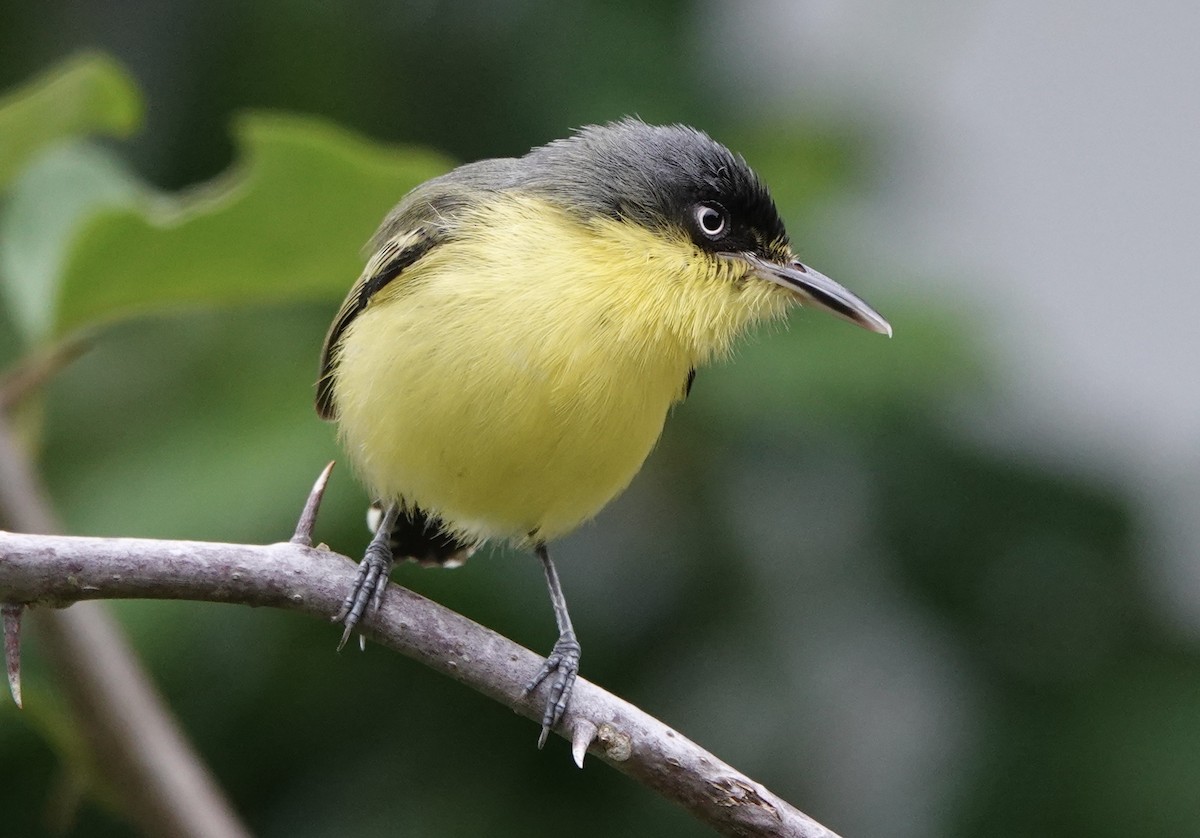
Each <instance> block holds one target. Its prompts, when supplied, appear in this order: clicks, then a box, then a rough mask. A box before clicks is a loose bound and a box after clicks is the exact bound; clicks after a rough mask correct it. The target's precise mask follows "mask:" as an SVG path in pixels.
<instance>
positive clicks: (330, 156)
mask: <svg viewBox="0 0 1200 838" xmlns="http://www.w3.org/2000/svg"><path fill="white" fill-rule="evenodd" d="M235 136H236V138H237V141H238V145H239V147H240V148H241V150H242V151H241V155H242V159H241V161H240V162H239V164H238V165H236V166H235V167H234V168H233V169H232V170H231V171H230V172H229V173H228V174H227V175H226V176H224V177H222V178H220V179H218V180H217V181H215V182H213V183H211V184H209V185H208V186H206V187H204V188H202V189H199V190H197V191H195V192H193V193H191V194H184V195H182V196H180V197H178V198H170V199H163V198H161V197H160V198H158V199H156V200H143V201H142V202H140V203H139V205H138V206H137V207H135V208H132V209H130V208H125V209H116V210H112V211H106V212H103V213H101V214H100V215H98V216H97V217H96V218H94V219H93V220H92V221H91V223H89V224H88V225H87V226H86V228H85V229H84V230H83V231H82V232H81V234H80V235H79V237H78V239H77V240H76V244H75V247H74V249H73V251H72V253H71V256H70V259H69V260H68V263H67V266H66V269H65V275H64V276H63V279H62V286H61V293H60V297H59V299H60V303H59V306H60V307H59V311H58V318H57V326H58V332H59V333H63V332H67V331H70V330H73V329H78V328H82V327H86V326H90V325H93V324H96V323H103V322H108V321H113V320H117V319H120V318H126V317H130V316H134V315H138V314H143V313H148V312H153V311H163V310H169V309H181V308H187V307H196V306H224V305H237V304H242V305H245V304H265V303H277V302H285V301H292V300H300V299H323V298H327V297H329V296H337V295H340V294H342V293H343V292H344V291H345V290H347V289H348V288H349V287H350V283H351V281H352V280H353V278H354V277H355V276H356V275H357V274H358V272H359V271H360V270H361V268H362V257H361V249H362V246H363V244H364V242H365V240H366V239H367V237H368V236H369V235H370V233H371V232H372V231H373V230H374V229H375V227H376V226H377V225H378V224H379V222H380V220H381V219H382V218H383V216H384V214H385V213H386V212H387V210H388V209H390V208H391V207H392V205H394V204H395V203H396V202H397V201H398V200H399V199H400V197H401V196H402V195H403V194H404V193H405V192H407V191H408V190H409V189H411V188H413V187H414V186H416V185H417V184H419V183H421V182H422V181H425V180H427V179H429V178H430V177H433V176H435V175H438V174H440V173H442V172H444V171H446V169H448V168H449V167H450V165H451V164H450V163H449V161H448V160H446V159H445V158H444V157H441V156H439V155H436V154H433V153H431V152H428V151H423V150H420V149H414V148H405V147H387V146H381V145H379V144H376V143H372V142H370V141H368V140H365V139H363V138H361V137H358V136H356V135H353V134H351V133H349V132H347V131H345V130H342V129H339V128H336V127H334V126H332V125H329V124H328V123H325V122H322V121H320V120H317V119H312V118H306V117H299V116H287V115H282V114H261V113H260V114H252V115H248V116H245V117H243V118H242V119H241V120H239V121H238V123H237V125H236V129H235Z"/></svg>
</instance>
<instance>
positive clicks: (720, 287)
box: [333, 196, 790, 539]
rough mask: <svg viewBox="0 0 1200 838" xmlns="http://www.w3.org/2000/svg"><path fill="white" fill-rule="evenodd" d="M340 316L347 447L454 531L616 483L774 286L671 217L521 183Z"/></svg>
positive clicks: (552, 526)
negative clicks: (560, 203) (574, 211)
mask: <svg viewBox="0 0 1200 838" xmlns="http://www.w3.org/2000/svg"><path fill="white" fill-rule="evenodd" d="M454 226H455V229H456V230H457V231H458V233H457V236H458V238H456V239H455V240H452V241H449V242H447V243H444V244H442V245H439V246H437V247H435V248H434V249H433V250H432V251H431V252H430V253H429V254H427V255H426V256H425V257H424V258H423V259H421V260H420V261H418V262H417V263H416V264H415V265H413V266H412V267H411V268H409V269H408V270H407V271H405V272H404V273H403V274H402V275H401V276H400V277H399V278H397V279H396V280H394V281H393V282H392V283H390V284H389V285H387V286H385V287H384V288H383V289H382V290H381V291H380V292H379V293H377V294H376V296H375V298H374V299H372V300H371V302H370V303H369V304H368V306H367V307H366V309H365V310H364V311H363V312H362V313H360V314H359V315H358V317H357V318H355V320H354V321H353V322H352V323H351V324H350V326H349V327H348V329H347V331H346V333H345V335H344V338H343V340H342V343H341V347H340V349H339V350H338V355H337V358H336V360H335V364H334V373H333V374H334V398H335V402H336V405H337V411H338V422H339V426H340V432H341V434H342V437H343V441H344V442H345V445H346V450H347V451H348V452H349V453H350V456H351V458H352V459H353V460H354V462H355V465H356V467H357V468H358V470H359V471H360V473H361V474H362V476H363V478H364V480H365V481H366V483H367V484H368V485H369V486H370V487H371V489H372V490H373V491H374V492H375V494H376V495H377V496H378V497H379V498H380V499H383V500H402V501H403V502H405V503H408V504H416V505H418V506H420V507H421V508H422V509H424V510H426V511H427V512H430V513H432V514H434V515H436V516H438V517H440V518H441V519H442V520H443V521H444V522H445V523H446V524H447V526H448V527H449V528H450V529H451V530H452V531H453V532H455V533H456V534H457V535H460V536H464V537H467V538H477V539H483V538H492V537H502V538H513V539H524V538H527V537H528V536H530V535H531V534H534V533H536V537H537V538H545V539H549V538H553V537H554V536H556V535H560V534H562V533H565V532H567V531H569V530H571V529H573V528H574V527H576V526H577V525H578V524H580V523H582V522H583V521H585V520H587V519H588V518H590V517H592V516H593V515H595V514H596V513H597V512H599V511H600V509H601V508H602V507H603V506H604V505H605V504H606V503H607V502H608V501H609V500H611V499H612V498H613V497H614V496H615V495H616V494H618V493H619V492H620V491H621V490H622V489H624V488H625V487H626V486H627V485H628V484H629V481H630V480H632V479H633V476H634V475H635V474H636V473H637V471H638V469H639V468H640V467H641V465H642V463H643V462H644V461H645V459H646V456H647V455H648V454H649V453H650V450H651V449H652V448H653V447H654V444H655V442H656V441H657V439H658V437H659V434H660V432H661V430H662V426H663V422H664V420H665V419H666V415H667V410H668V408H669V407H670V406H671V404H672V403H673V402H675V401H678V400H679V399H680V398H681V397H682V396H683V388H684V385H685V383H686V380H687V374H688V370H689V369H691V368H693V367H695V366H698V365H700V364H702V363H703V362H705V361H707V360H709V359H710V358H712V357H713V356H715V355H721V354H724V353H726V352H727V351H728V350H729V348H730V347H731V344H732V342H733V341H734V339H735V338H736V337H737V335H738V333H739V332H741V331H742V330H743V328H744V327H745V326H746V325H748V324H749V323H751V322H752V321H754V320H758V319H763V318H767V317H773V316H778V315H781V314H782V313H783V312H784V311H785V310H786V308H787V306H788V301H789V297H790V295H789V294H788V292H786V291H785V290H783V289H782V288H779V287H778V286H776V285H774V284H772V283H768V282H763V281H761V280H758V279H757V278H755V277H752V276H749V275H748V274H747V275H743V274H742V272H743V271H744V270H746V269H745V268H742V267H738V266H737V264H736V263H732V262H729V261H725V260H720V259H717V258H714V257H712V256H710V255H708V254H705V253H703V252H702V251H701V250H699V249H698V248H696V247H695V246H694V245H693V244H692V243H691V241H690V240H688V239H687V238H686V237H685V236H684V234H683V233H682V232H679V233H677V234H668V235H665V236H664V235H661V234H655V233H654V232H652V231H650V230H647V229H644V228H643V227H641V226H639V225H636V224H632V223H624V222H617V221H613V220H610V219H596V220H593V221H589V222H582V221H580V220H578V219H577V218H575V217H574V216H572V215H569V214H567V213H565V212H563V211H562V210H560V209H558V208H556V207H554V206H552V205H550V204H547V203H545V202H542V201H539V200H536V199H533V198H530V197H528V196H505V197H502V198H497V199H495V200H493V201H492V202H490V203H488V204H487V205H486V206H481V207H478V208H477V209H475V210H473V211H472V212H471V213H470V217H466V218H458V219H456V223H455V225H454Z"/></svg>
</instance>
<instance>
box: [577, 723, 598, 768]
mask: <svg viewBox="0 0 1200 838" xmlns="http://www.w3.org/2000/svg"><path fill="white" fill-rule="evenodd" d="M596 731H597V729H596V726H595V725H594V724H592V723H591V722H589V721H588V720H587V719H580V720H579V721H577V722H575V727H574V728H573V729H572V730H571V756H572V757H574V758H575V764H576V765H578V766H579V767H580V768H583V758H584V756H586V755H587V749H588V746H589V745H591V744H592V742H593V741H595V739H596Z"/></svg>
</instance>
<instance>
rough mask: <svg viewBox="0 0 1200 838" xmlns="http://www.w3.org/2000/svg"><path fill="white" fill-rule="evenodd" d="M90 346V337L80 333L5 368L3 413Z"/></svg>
mask: <svg viewBox="0 0 1200 838" xmlns="http://www.w3.org/2000/svg"><path fill="white" fill-rule="evenodd" d="M91 346H92V338H91V336H90V335H87V334H80V335H77V336H75V337H73V338H67V339H66V340H63V341H60V342H59V343H56V344H54V345H53V346H51V347H49V348H48V349H44V350H42V351H40V352H35V353H32V354H30V355H28V356H26V357H25V358H23V359H22V360H21V361H19V362H18V363H17V364H16V365H15V366H13V367H10V368H9V369H7V370H5V371H4V373H3V374H2V375H0V412H8V411H9V410H11V409H12V408H14V407H15V406H16V405H17V404H18V403H19V402H20V401H21V400H22V399H23V398H25V397H26V396H28V395H29V394H30V393H33V392H35V391H37V390H38V388H40V387H41V386H42V385H43V384H45V383H46V382H47V381H49V380H50V379H51V378H53V377H54V376H55V375H56V374H57V373H58V372H59V371H60V370H61V369H62V368H63V367H65V366H67V365H68V364H70V363H71V362H72V361H74V360H75V359H76V358H78V357H79V356H80V355H82V354H83V353H84V352H86V351H87V350H88V349H90V348H91Z"/></svg>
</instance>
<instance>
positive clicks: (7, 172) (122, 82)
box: [0, 53, 142, 188]
mask: <svg viewBox="0 0 1200 838" xmlns="http://www.w3.org/2000/svg"><path fill="white" fill-rule="evenodd" d="M141 115H142V102H141V97H140V95H139V94H138V91H137V87H136V86H135V85H134V83H133V80H132V79H131V78H130V77H129V75H128V74H127V73H126V72H125V71H124V70H123V69H122V68H121V66H120V65H119V64H117V62H115V61H114V60H113V59H111V58H109V57H108V56H105V55H100V54H95V53H85V54H82V55H79V56H76V57H75V58H72V59H70V60H68V61H67V62H66V63H65V64H62V65H60V66H59V67H57V68H56V69H54V70H51V71H50V72H48V73H46V74H45V75H43V76H41V77H39V78H37V79H35V80H33V81H32V82H29V83H28V84H26V85H25V86H24V87H21V88H18V89H17V90H15V91H13V92H12V93H9V94H8V95H6V96H4V97H3V98H0V188H3V187H4V186H6V185H7V184H8V183H9V182H10V181H11V180H12V179H13V177H15V176H16V174H17V172H19V171H20V170H21V169H22V168H23V167H24V166H25V165H26V164H27V163H28V162H29V161H30V160H31V159H32V158H33V157H34V155H36V154H37V152H38V151H39V150H41V149H42V148H44V147H45V146H47V145H50V144H52V143H54V142H56V141H58V140H61V139H63V138H65V137H74V136H78V135H81V134H106V135H110V136H116V137H124V136H128V135H129V134H130V133H132V132H133V130H134V129H135V128H137V126H138V124H139V123H140V121H141Z"/></svg>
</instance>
